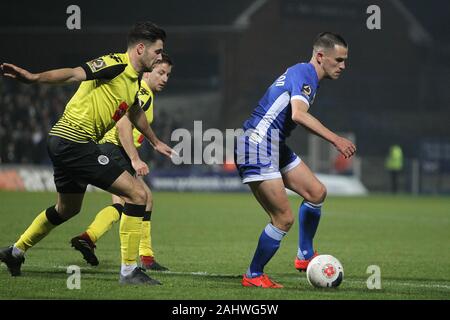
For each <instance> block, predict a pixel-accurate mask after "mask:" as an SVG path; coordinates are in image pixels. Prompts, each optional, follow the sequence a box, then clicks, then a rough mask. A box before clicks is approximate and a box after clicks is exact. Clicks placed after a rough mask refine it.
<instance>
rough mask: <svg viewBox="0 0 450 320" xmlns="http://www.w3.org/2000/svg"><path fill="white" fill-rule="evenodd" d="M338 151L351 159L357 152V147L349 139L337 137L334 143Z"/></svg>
mask: <svg viewBox="0 0 450 320" xmlns="http://www.w3.org/2000/svg"><path fill="white" fill-rule="evenodd" d="M334 145H335V147H336V149H337V150H338V151H339V152H340V153H342V154H343V155H344V157H345V158H350V157H351V156H353V155H354V154H355V152H356V146H355V145H354V144H353V142H351V141H350V140H348V139H345V138H342V137H337V139H336V141H335V142H334Z"/></svg>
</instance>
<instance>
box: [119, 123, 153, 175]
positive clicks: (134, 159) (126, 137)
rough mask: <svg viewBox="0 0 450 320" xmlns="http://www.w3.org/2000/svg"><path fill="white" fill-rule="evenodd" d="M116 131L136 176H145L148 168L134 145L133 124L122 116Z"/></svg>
mask: <svg viewBox="0 0 450 320" xmlns="http://www.w3.org/2000/svg"><path fill="white" fill-rule="evenodd" d="M116 127H117V131H118V132H119V140H120V143H121V144H122V147H123V148H124V149H125V152H126V153H127V155H128V157H129V158H130V160H131V166H132V167H133V169H134V171H136V174H137V175H138V176H145V175H147V174H148V172H149V169H148V166H147V164H146V163H145V162H144V161H142V160H141V158H140V157H139V153H138V151H137V149H136V146H135V145H134V141H133V125H132V124H131V122H130V120H129V119H128V117H122V119H120V120H119V121H118V122H117V124H116Z"/></svg>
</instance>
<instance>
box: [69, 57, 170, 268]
mask: <svg viewBox="0 0 450 320" xmlns="http://www.w3.org/2000/svg"><path fill="white" fill-rule="evenodd" d="M172 66H173V63H172V61H171V59H170V57H169V56H168V55H167V54H165V53H163V54H162V58H161V60H158V61H157V62H156V63H155V65H154V67H153V70H152V71H151V72H145V73H144V75H143V77H142V85H141V90H140V91H139V95H138V99H139V101H140V104H141V105H142V106H143V107H142V109H143V110H144V111H145V115H146V117H147V121H148V123H149V125H150V124H151V123H152V122H153V105H154V94H153V93H154V92H160V91H162V90H163V89H164V87H165V86H166V84H167V81H168V79H169V76H170V74H171V71H172ZM143 140H144V136H143V135H142V134H141V133H140V132H139V131H138V130H136V129H133V127H132V124H131V122H130V121H129V120H128V118H127V117H124V118H122V119H121V120H120V121H119V122H118V123H117V124H116V126H115V127H114V128H112V129H111V130H110V131H108V132H107V133H106V135H105V136H104V137H103V139H102V140H101V141H100V145H99V148H100V149H101V150H102V151H103V153H104V154H105V155H107V156H108V157H110V158H112V159H114V160H116V162H117V163H118V164H119V165H120V166H121V167H122V168H124V169H125V170H127V171H128V172H129V173H130V174H131V175H137V177H138V179H139V181H141V183H142V186H143V188H144V189H145V191H146V192H147V206H146V208H145V210H146V211H145V215H144V218H143V221H142V232H141V241H140V244H139V256H140V260H141V265H142V267H143V268H145V269H150V270H156V271H166V270H168V269H167V268H166V267H164V266H162V265H160V264H159V263H158V262H157V261H156V260H155V255H154V251H153V248H152V241H151V215H152V207H153V197H152V193H151V191H150V189H149V187H148V186H147V184H146V183H145V182H144V180H143V178H142V176H144V175H146V174H147V173H148V171H149V170H148V167H147V164H145V163H144V162H143V161H142V160H141V159H140V157H139V153H138V149H139V148H140V147H141V144H142V142H143ZM112 200H113V205H111V206H108V207H106V208H104V209H102V210H101V211H100V212H99V213H98V214H97V215H96V217H95V220H94V221H93V222H92V223H91V224H90V225H89V227H88V228H87V230H86V231H85V232H83V233H82V234H80V235H79V236H76V237H74V238H72V240H71V243H72V246H73V247H74V248H75V249H76V250H78V251H80V252H81V254H82V255H83V258H84V259H85V260H86V261H87V262H88V263H89V264H91V265H93V266H96V265H98V263H99V262H98V259H97V256H96V255H95V252H94V249H95V248H96V245H95V243H97V241H98V240H99V239H100V238H101V237H102V236H103V235H104V234H105V233H106V232H107V231H109V230H110V229H111V227H112V225H113V223H115V222H117V221H119V219H120V216H121V214H122V211H123V205H124V201H123V200H122V199H121V198H120V197H117V196H115V195H113V199H112Z"/></svg>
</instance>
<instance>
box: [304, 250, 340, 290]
mask: <svg viewBox="0 0 450 320" xmlns="http://www.w3.org/2000/svg"><path fill="white" fill-rule="evenodd" d="M306 278H307V279H308V282H309V284H310V285H312V286H314V287H316V288H336V287H337V286H339V285H340V284H341V282H342V280H343V279H344V268H343V267H342V264H341V263H340V262H339V260H338V259H336V258H335V257H333V256H331V255H329V254H322V255H318V256H316V257H315V258H314V259H312V260H311V262H310V263H309V264H308V268H307V269H306Z"/></svg>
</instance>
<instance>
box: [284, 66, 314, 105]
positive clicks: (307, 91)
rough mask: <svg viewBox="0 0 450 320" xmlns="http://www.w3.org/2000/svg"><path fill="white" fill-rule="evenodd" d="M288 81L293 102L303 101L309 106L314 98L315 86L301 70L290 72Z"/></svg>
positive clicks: (287, 75)
mask: <svg viewBox="0 0 450 320" xmlns="http://www.w3.org/2000/svg"><path fill="white" fill-rule="evenodd" d="M286 80H287V85H288V88H289V89H290V93H291V100H301V101H303V102H304V103H306V104H307V105H308V106H309V105H310V104H311V103H312V98H313V85H312V83H310V81H308V80H307V77H306V76H305V75H303V74H302V72H301V70H298V69H291V70H288V72H287V74H286Z"/></svg>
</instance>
